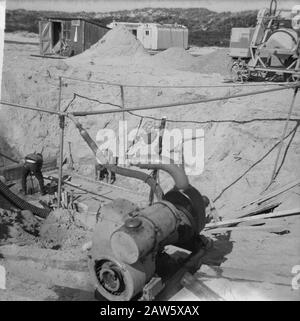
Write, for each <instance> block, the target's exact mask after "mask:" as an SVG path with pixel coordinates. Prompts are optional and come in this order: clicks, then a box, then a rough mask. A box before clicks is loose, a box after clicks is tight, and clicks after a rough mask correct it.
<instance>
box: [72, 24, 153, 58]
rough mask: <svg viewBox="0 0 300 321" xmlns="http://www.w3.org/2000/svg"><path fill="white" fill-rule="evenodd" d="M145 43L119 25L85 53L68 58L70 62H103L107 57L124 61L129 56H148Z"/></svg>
mask: <svg viewBox="0 0 300 321" xmlns="http://www.w3.org/2000/svg"><path fill="white" fill-rule="evenodd" d="M147 55H148V53H147V52H146V50H145V49H144V47H143V45H142V44H141V42H140V41H139V40H137V39H136V38H135V37H134V35H133V34H132V33H131V32H129V31H128V30H127V29H126V28H125V27H123V26H118V27H116V28H114V29H112V30H111V31H109V32H108V33H107V34H106V35H105V36H104V37H103V38H102V39H100V40H99V41H98V42H97V43H96V44H94V45H93V46H92V47H91V48H90V49H88V50H86V51H85V52H84V53H82V54H80V55H77V56H76V57H72V58H69V59H68V62H69V63H71V64H72V63H74V62H76V63H80V64H84V63H88V62H91V61H92V62H93V63H101V62H103V60H106V59H112V58H113V59H114V60H118V59H119V62H122V61H123V60H127V59H128V58H138V57H144V56H147Z"/></svg>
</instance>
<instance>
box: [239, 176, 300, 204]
mask: <svg viewBox="0 0 300 321" xmlns="http://www.w3.org/2000/svg"><path fill="white" fill-rule="evenodd" d="M299 184H300V179H297V180H295V181H293V182H291V183H289V184H286V185H284V186H282V187H281V188H279V189H277V190H275V191H273V192H271V193H269V194H267V195H264V196H260V197H259V198H257V199H255V200H253V201H252V202H251V203H249V204H246V205H243V206H242V208H245V207H247V206H249V205H252V204H255V203H257V204H261V203H263V202H265V201H267V200H269V199H270V198H273V197H275V196H277V195H279V194H282V193H284V192H286V191H288V190H289V189H291V188H293V187H295V186H297V185H299Z"/></svg>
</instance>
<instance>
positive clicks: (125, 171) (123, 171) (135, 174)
mask: <svg viewBox="0 0 300 321" xmlns="http://www.w3.org/2000/svg"><path fill="white" fill-rule="evenodd" d="M68 117H69V118H70V119H71V120H72V121H73V122H74V123H75V125H76V127H77V128H78V130H79V132H80V135H81V137H82V138H83V139H84V140H85V141H86V143H87V144H88V146H89V147H90V148H91V150H92V151H93V153H94V155H95V156H96V157H97V154H98V153H99V148H98V146H97V144H96V143H95V142H94V141H93V139H92V138H91V136H90V135H89V133H88V132H87V131H86V130H85V129H84V128H83V127H82V125H81V124H80V123H79V122H78V121H77V120H76V118H75V117H72V116H71V115H68ZM101 165H102V166H103V167H104V168H106V169H108V170H110V171H113V172H115V173H116V174H119V175H121V176H127V177H131V178H135V179H138V180H141V181H143V182H144V183H146V184H148V185H149V186H150V188H151V189H152V190H153V191H154V194H155V195H156V197H157V199H158V200H161V199H162V198H163V196H164V193H163V190H162V188H161V187H160V185H159V184H157V183H156V181H155V180H154V179H153V177H151V176H150V175H147V174H146V173H143V172H140V171H136V170H133V169H129V168H123V167H119V166H117V165H112V164H101Z"/></svg>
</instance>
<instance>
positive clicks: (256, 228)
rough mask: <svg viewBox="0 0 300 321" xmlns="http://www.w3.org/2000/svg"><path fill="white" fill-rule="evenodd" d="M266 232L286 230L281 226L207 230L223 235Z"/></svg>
mask: <svg viewBox="0 0 300 321" xmlns="http://www.w3.org/2000/svg"><path fill="white" fill-rule="evenodd" d="M251 230H252V231H265V232H273V233H275V232H282V231H283V230H285V228H284V227H282V226H280V225H271V226H269V225H263V226H236V227H220V228H214V229H211V230H207V231H206V232H208V233H223V232H229V231H232V232H237V231H238V232H239V231H251Z"/></svg>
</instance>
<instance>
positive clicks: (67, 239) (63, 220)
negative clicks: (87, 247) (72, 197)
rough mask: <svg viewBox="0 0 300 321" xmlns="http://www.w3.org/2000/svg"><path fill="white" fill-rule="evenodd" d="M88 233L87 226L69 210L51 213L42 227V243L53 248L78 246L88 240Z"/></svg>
mask: <svg viewBox="0 0 300 321" xmlns="http://www.w3.org/2000/svg"><path fill="white" fill-rule="evenodd" d="M88 235H89V233H88V230H87V227H86V226H84V225H83V224H82V223H81V222H80V221H78V220H76V219H75V218H73V217H71V216H70V212H68V211H67V210H56V211H54V212H52V213H50V214H49V216H48V217H47V219H46V220H45V221H44V223H43V225H42V227H41V229H40V236H41V238H40V240H41V243H42V245H43V246H45V247H47V248H52V249H66V248H73V247H74V248H76V247H78V246H80V245H82V244H83V243H84V242H86V241H87V239H88Z"/></svg>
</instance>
